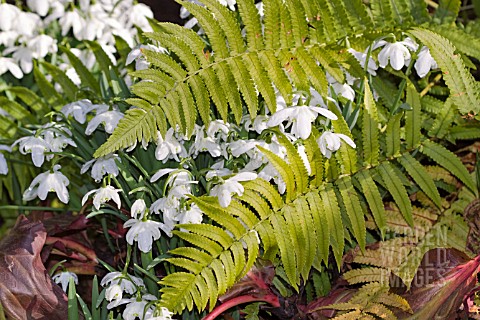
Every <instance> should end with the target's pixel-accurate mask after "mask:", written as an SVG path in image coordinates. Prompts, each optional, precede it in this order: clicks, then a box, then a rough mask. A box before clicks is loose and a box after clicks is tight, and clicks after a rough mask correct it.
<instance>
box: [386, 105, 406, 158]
mask: <svg viewBox="0 0 480 320" xmlns="http://www.w3.org/2000/svg"><path fill="white" fill-rule="evenodd" d="M401 119H402V114H401V113H397V114H396V115H394V116H392V117H391V118H390V120H389V121H388V124H387V130H386V135H385V142H386V143H385V144H386V146H387V157H394V156H399V155H400V145H401V141H400V120H401Z"/></svg>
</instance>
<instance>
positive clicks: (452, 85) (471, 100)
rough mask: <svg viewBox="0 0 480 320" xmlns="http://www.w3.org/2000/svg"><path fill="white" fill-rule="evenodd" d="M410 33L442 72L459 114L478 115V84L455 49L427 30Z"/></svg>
mask: <svg viewBox="0 0 480 320" xmlns="http://www.w3.org/2000/svg"><path fill="white" fill-rule="evenodd" d="M410 32H411V33H412V35H413V36H415V37H416V38H417V39H419V40H420V41H421V42H423V43H424V44H425V45H426V46H427V47H428V48H429V49H430V52H431V54H432V56H433V58H434V59H435V61H436V62H437V64H438V66H439V67H440V69H442V71H443V76H444V79H445V82H446V84H447V86H448V87H449V89H450V91H451V93H450V95H451V97H452V100H453V103H454V104H455V105H457V106H458V108H459V110H460V112H462V113H468V112H470V111H473V112H474V113H475V114H477V113H479V112H480V107H479V106H480V101H479V97H478V95H479V90H478V84H477V83H476V82H475V80H474V79H473V76H472V74H471V73H470V72H468V70H467V69H466V67H465V64H464V63H463V60H462V58H461V57H460V55H459V54H456V53H455V49H456V48H455V47H454V46H453V45H452V44H451V42H450V41H449V40H447V39H446V38H444V37H442V36H441V35H439V34H437V33H435V32H433V31H430V30H427V29H421V28H414V29H413V30H411V31H410Z"/></svg>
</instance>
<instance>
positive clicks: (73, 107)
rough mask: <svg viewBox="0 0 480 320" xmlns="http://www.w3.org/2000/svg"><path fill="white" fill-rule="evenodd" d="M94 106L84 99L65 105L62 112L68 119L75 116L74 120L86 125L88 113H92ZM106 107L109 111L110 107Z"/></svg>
mask: <svg viewBox="0 0 480 320" xmlns="http://www.w3.org/2000/svg"><path fill="white" fill-rule="evenodd" d="M92 105H93V104H92V102H91V101H90V100H88V99H83V100H79V101H75V102H72V103H69V104H67V105H64V106H63V107H62V110H60V112H61V113H63V114H64V115H65V117H67V118H68V117H69V116H70V115H73V118H74V119H75V120H77V121H78V123H81V124H84V123H85V121H86V119H87V113H88V112H90V111H91V108H92ZM106 107H107V109H108V106H106Z"/></svg>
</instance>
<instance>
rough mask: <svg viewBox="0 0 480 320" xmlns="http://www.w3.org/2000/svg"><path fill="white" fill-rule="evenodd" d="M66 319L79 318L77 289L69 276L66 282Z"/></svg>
mask: <svg viewBox="0 0 480 320" xmlns="http://www.w3.org/2000/svg"><path fill="white" fill-rule="evenodd" d="M68 319H71V320H76V319H79V314H78V300H77V291H76V290H75V282H74V281H73V278H70V279H69V283H68Z"/></svg>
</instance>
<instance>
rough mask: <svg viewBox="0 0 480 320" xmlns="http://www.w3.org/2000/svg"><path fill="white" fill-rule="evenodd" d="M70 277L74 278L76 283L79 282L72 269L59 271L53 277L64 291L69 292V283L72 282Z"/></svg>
mask: <svg viewBox="0 0 480 320" xmlns="http://www.w3.org/2000/svg"><path fill="white" fill-rule="evenodd" d="M70 278H73V281H74V282H75V284H78V277H77V275H76V274H75V273H73V272H70V271H64V272H59V273H57V274H55V275H54V276H53V277H52V279H53V281H54V282H55V283H56V284H60V285H61V286H62V289H63V291H64V292H67V288H68V284H69V283H70Z"/></svg>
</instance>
